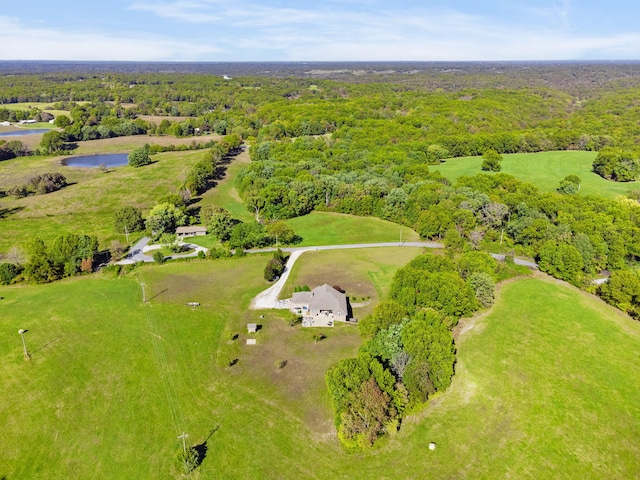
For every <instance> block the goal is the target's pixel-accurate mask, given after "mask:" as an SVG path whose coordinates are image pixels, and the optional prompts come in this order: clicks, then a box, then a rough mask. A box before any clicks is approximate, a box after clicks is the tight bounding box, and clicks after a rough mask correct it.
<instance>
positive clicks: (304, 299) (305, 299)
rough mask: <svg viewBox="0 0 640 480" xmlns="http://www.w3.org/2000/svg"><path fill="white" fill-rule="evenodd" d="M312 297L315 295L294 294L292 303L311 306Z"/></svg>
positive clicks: (306, 293)
mask: <svg viewBox="0 0 640 480" xmlns="http://www.w3.org/2000/svg"><path fill="white" fill-rule="evenodd" d="M312 297H313V294H312V293H311V292H293V295H292V296H291V303H295V304H298V303H301V304H309V302H311V298H312Z"/></svg>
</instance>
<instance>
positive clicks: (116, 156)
mask: <svg viewBox="0 0 640 480" xmlns="http://www.w3.org/2000/svg"><path fill="white" fill-rule="evenodd" d="M127 163H129V155H128V154H126V153H110V154H106V155H82V156H77V157H69V158H65V159H64V160H62V164H63V165H66V166H67V167H83V168H91V167H99V166H100V165H106V166H107V167H122V166H123V165H127Z"/></svg>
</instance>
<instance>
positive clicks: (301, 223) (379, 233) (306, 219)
mask: <svg viewBox="0 0 640 480" xmlns="http://www.w3.org/2000/svg"><path fill="white" fill-rule="evenodd" d="M286 223H287V225H289V227H290V228H292V229H293V231H294V232H296V233H297V234H298V235H300V236H301V237H302V243H301V244H300V245H297V246H313V245H341V244H346V243H377V242H397V241H399V240H400V232H402V240H403V241H407V242H409V241H417V240H419V239H420V236H419V235H418V234H417V233H416V232H414V231H413V230H412V229H410V228H409V227H406V226H402V225H398V224H396V223H392V222H388V221H386V220H381V219H379V218H375V217H357V216H355V215H346V214H343V213H331V212H311V213H310V214H308V215H305V216H303V217H297V218H291V219H289V220H287V221H286Z"/></svg>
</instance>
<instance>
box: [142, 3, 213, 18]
mask: <svg viewBox="0 0 640 480" xmlns="http://www.w3.org/2000/svg"><path fill="white" fill-rule="evenodd" d="M210 7H211V5H208V4H205V3H201V2H189V1H179V2H176V3H142V2H139V3H134V4H133V5H131V7H129V8H130V9H131V10H139V11H143V12H150V13H153V14H155V15H157V16H158V17H163V18H169V19H172V20H178V21H184V22H187V23H215V22H218V21H220V17H219V16H218V15H214V14H208V13H205V10H207V9H209V8H210Z"/></svg>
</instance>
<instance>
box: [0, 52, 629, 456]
mask: <svg viewBox="0 0 640 480" xmlns="http://www.w3.org/2000/svg"><path fill="white" fill-rule="evenodd" d="M4 67H5V68H6V65H5V66H4ZM384 68H387V69H386V70H385V69H384ZM123 70H124V71H123ZM285 70H286V71H288V72H289V73H288V74H286V75H285V74H284V73H283V71H280V73H279V74H278V73H273V74H272V75H261V74H258V73H257V72H253V75H252V76H242V77H238V78H230V77H228V76H226V75H225V76H222V75H220V74H218V75H212V74H202V73H195V72H193V71H186V72H185V73H175V72H174V73H157V72H152V71H148V70H147V71H142V72H140V71H132V70H129V69H128V67H127V68H122V69H121V70H120V73H118V72H117V71H116V70H111V71H107V70H105V71H101V72H99V71H95V70H85V71H80V70H77V69H75V70H74V69H69V70H68V71H66V72H60V71H55V69H53V70H52V71H47V72H45V73H44V74H42V75H34V74H33V73H30V72H15V74H13V75H2V76H0V121H4V120H8V121H14V122H15V121H19V120H24V119H31V118H35V117H36V116H38V115H41V114H42V113H43V109H42V108H40V107H34V108H31V109H28V108H27V109H24V110H20V109H15V108H4V107H3V106H2V104H5V106H6V104H13V103H28V102H39V103H38V105H42V102H46V103H49V104H50V105H51V107H52V108H54V109H57V110H64V111H68V112H69V115H68V116H66V115H60V116H57V117H56V119H55V122H56V123H55V125H56V126H57V127H58V129H57V130H55V131H53V132H51V133H49V134H46V135H45V137H44V139H43V142H42V144H41V146H40V149H39V150H38V151H36V152H31V151H28V150H27V149H25V148H22V145H18V144H17V143H15V142H14V143H11V144H9V143H6V142H5V143H4V144H1V145H0V151H2V152H4V154H3V156H0V159H4V158H11V157H15V156H21V155H30V154H32V153H37V154H43V155H49V154H53V153H56V152H60V151H64V150H68V149H72V148H73V145H74V143H75V142H81V141H86V140H93V139H99V138H110V137H116V136H130V135H139V134H148V133H151V134H157V135H165V134H168V135H173V136H175V137H189V138H191V137H194V138H197V136H198V135H200V134H203V133H208V132H213V133H217V134H219V135H224V136H226V137H225V139H224V140H223V141H221V142H219V143H218V142H216V143H211V144H206V145H200V146H197V148H207V149H208V151H209V153H208V155H207V156H206V158H204V159H203V160H202V161H201V162H200V163H198V164H197V165H195V166H194V167H193V169H192V170H191V171H189V172H188V174H187V176H186V180H185V183H184V185H182V187H181V191H180V192H176V193H181V194H183V193H184V192H187V193H188V195H187V197H190V196H191V195H199V194H202V193H203V192H205V191H206V190H207V189H209V188H210V186H211V184H212V182H211V180H212V178H213V177H214V175H215V173H216V167H217V165H218V164H219V162H220V160H221V159H222V157H223V156H225V155H227V154H228V153H229V152H231V151H233V150H234V149H238V148H239V147H240V146H241V144H243V143H244V144H245V145H247V146H249V148H250V156H251V163H250V164H249V165H247V166H246V167H245V168H244V169H243V170H242V171H241V173H240V174H239V176H238V177H237V179H236V187H237V190H238V192H239V194H240V196H241V198H242V200H243V201H244V203H245V205H246V207H247V209H248V210H249V211H250V212H251V213H252V215H253V216H254V217H255V222H253V223H247V222H245V223H242V222H239V221H237V220H234V219H233V218H231V216H230V214H229V212H227V211H226V210H224V209H222V208H217V207H210V208H205V209H203V210H202V211H201V212H200V213H199V214H198V213H194V212H190V211H189V210H188V209H187V208H186V206H187V205H186V203H188V202H186V203H185V196H184V195H182V197H181V196H180V195H173V196H169V197H167V198H165V199H162V200H159V202H158V205H156V207H154V209H152V210H151V211H150V212H145V216H146V222H145V221H144V220H143V218H142V212H137V211H134V212H133V213H132V212H131V211H127V212H126V215H125V214H124V213H123V214H122V216H123V218H124V217H126V216H127V215H129V217H130V221H131V226H130V227H129V228H130V229H131V231H133V230H134V229H138V228H140V229H141V228H144V227H145V225H146V228H148V229H149V230H151V231H153V233H154V234H162V233H163V232H164V231H170V230H171V228H169V227H175V225H181V224H185V223H193V222H195V221H198V220H199V221H201V222H202V223H206V224H209V225H210V230H211V231H212V232H214V234H216V235H217V236H218V237H219V239H220V241H222V242H224V243H225V244H226V245H228V247H231V248H238V249H243V248H249V247H259V246H264V245H267V244H269V243H270V240H269V238H270V237H269V231H270V230H271V231H275V230H274V229H282V228H283V227H282V225H281V224H277V223H276V224H275V225H277V227H274V226H273V225H274V223H273V222H275V221H277V220H282V219H287V218H292V217H297V216H301V215H305V214H308V213H310V212H312V211H314V210H322V211H332V212H341V213H349V214H354V215H363V216H376V217H380V218H383V219H387V220H391V221H394V222H397V223H400V224H403V225H407V226H410V227H411V228H413V229H415V230H416V231H417V232H418V233H419V234H420V236H421V237H422V238H425V239H434V240H439V241H442V242H443V243H444V245H445V246H446V250H447V255H446V256H442V257H438V256H433V255H427V256H422V257H418V258H417V259H416V260H414V261H413V262H412V263H411V264H410V265H408V266H407V267H405V268H404V269H402V270H400V271H399V272H398V274H397V275H396V277H395V279H394V282H393V285H392V289H391V297H390V298H389V299H388V300H387V301H386V302H383V303H381V304H380V305H378V307H376V310H375V312H374V313H373V314H372V315H371V316H370V317H367V318H366V319H364V320H363V321H362V322H361V324H360V329H361V331H362V333H363V336H364V337H365V338H366V342H365V344H364V345H363V346H362V348H361V350H360V352H359V354H358V356H357V358H352V359H348V360H344V361H342V362H340V363H339V364H338V365H336V366H335V367H334V368H333V369H331V370H330V371H329V372H328V374H327V384H328V387H329V390H330V392H331V395H332V399H333V404H334V408H335V412H336V425H337V426H338V429H339V433H340V437H341V439H342V440H343V442H344V443H345V444H346V445H349V446H352V447H366V446H370V445H372V444H373V443H374V442H375V441H376V439H377V438H378V437H379V436H381V435H384V434H386V433H391V432H393V431H395V430H397V428H398V425H399V423H400V421H401V419H402V413H403V411H404V410H405V409H407V408H411V407H413V406H415V405H418V404H420V403H421V402H424V401H426V400H427V398H429V396H430V395H432V394H433V393H435V392H437V391H441V390H443V389H445V388H446V387H447V386H448V385H449V383H450V381H451V376H452V375H453V369H454V362H455V349H454V346H453V343H452V334H451V329H452V328H453V327H454V326H455V324H456V323H457V319H458V318H459V317H461V316H465V315H470V314H472V313H473V312H474V311H475V310H477V309H478V308H481V307H488V306H490V305H491V303H492V301H493V289H494V287H495V283H496V282H497V281H499V280H501V279H503V278H506V276H508V275H509V274H511V273H513V272H511V273H505V271H506V272H510V271H511V270H509V269H510V268H511V266H500V265H498V264H496V262H495V261H494V260H493V259H492V258H491V257H490V256H489V255H488V254H487V253H485V252H493V253H506V254H507V255H508V256H509V255H524V256H527V257H530V258H533V259H535V260H536V261H537V263H538V265H539V268H540V270H542V271H544V272H547V273H549V274H550V275H552V276H554V277H556V278H559V279H561V280H564V281H567V282H569V283H571V284H573V285H575V286H577V287H579V288H583V289H585V290H588V291H591V292H594V293H597V294H598V295H600V296H601V297H602V298H603V299H604V300H605V301H607V302H609V303H611V304H612V305H615V306H616V307H618V308H620V309H621V310H623V311H625V312H626V313H628V314H629V315H631V316H632V317H634V318H636V319H637V318H639V317H640V276H639V275H638V269H637V267H638V260H640V204H639V203H638V202H639V201H640V189H638V188H637V187H635V186H634V185H635V183H634V182H635V181H636V180H637V179H638V176H639V175H640V160H639V152H640V148H639V144H640V65H636V64H612V65H605V64H592V65H587V64H564V65H563V64H557V65H555V64H489V65H478V64H471V65H465V64H463V65H458V66H457V67H456V66H453V65H430V66H427V67H425V66H420V65H418V66H414V65H404V66H403V67H402V68H399V67H398V66H395V67H394V69H393V70H391V71H390V70H389V69H388V66H384V65H379V66H356V67H353V68H347V69H345V68H343V69H337V67H336V66H335V65H314V66H310V67H308V68H302V67H299V70H296V71H295V72H292V71H291V70H287V69H285ZM89 71H90V73H87V72H89ZM356 72H358V73H357V74H356ZM145 116H154V119H149V118H146V119H145V118H144V117H145ZM158 117H160V118H161V120H160V121H158ZM153 148H156V150H154V151H151V152H150V153H155V152H156V151H161V150H160V149H159V147H154V146H150V147H148V148H147V150H145V152H141V153H144V154H145V155H146V153H147V151H149V150H152V149H153ZM194 148H196V146H195V144H194ZM554 150H584V151H593V152H598V154H597V158H596V160H595V161H594V164H593V171H594V172H595V173H596V174H599V175H601V176H602V177H603V178H606V179H607V180H608V181H621V182H629V190H628V193H627V195H626V196H624V197H617V198H614V199H607V198H604V197H600V196H585V195H582V194H581V193H580V184H581V179H580V178H579V177H578V176H577V175H569V176H567V177H566V178H565V179H564V180H563V181H562V182H560V185H559V186H558V190H557V192H555V193H548V192H541V191H540V190H539V189H538V188H537V187H536V186H534V185H533V184H531V183H528V182H526V181H524V180H523V179H516V178H514V177H513V176H510V175H507V174H504V173H500V172H499V170H500V163H499V159H500V155H501V154H508V153H529V152H542V151H554ZM483 154H484V155H485V159H486V160H488V159H489V158H491V159H492V162H493V163H492V164H491V166H490V168H487V169H486V170H489V172H487V173H484V172H482V173H480V172H479V173H478V174H477V175H475V176H463V177H461V178H458V179H457V180H456V181H455V182H452V181H451V180H450V179H447V178H445V177H443V176H442V175H441V174H440V173H439V172H434V171H431V170H430V168H429V167H430V166H432V165H437V164H439V163H441V162H442V161H445V160H446V159H450V158H453V157H464V156H477V155H483ZM39 182H40V183H38V182H36V183H34V186H33V188H32V190H34V191H35V192H38V191H39V189H40V190H43V189H44V190H46V188H45V187H44V186H42V188H41V187H40V186H39V185H41V184H42V177H40V178H39ZM43 185H44V184H43ZM63 186H64V185H63ZM2 187H6V188H5V190H6V193H7V194H13V193H16V192H17V193H19V194H24V195H27V194H28V193H29V190H28V188H27V186H21V187H20V188H19V189H18V190H16V192H12V191H9V188H8V187H10V186H5V185H2ZM187 200H188V198H187ZM167 212H169V213H167ZM121 213H122V212H121ZM190 215H191V216H192V217H193V220H190V219H189V216H190ZM167 218H170V220H171V222H173V223H171V225H169V226H168V225H167V224H165V223H166V222H165V220H166V219H167ZM0 221H1V220H0ZM123 221H125V220H123ZM126 221H129V220H126ZM134 225H135V227H134ZM85 233H87V234H88V235H91V233H92V232H85ZM278 234H279V235H280V239H281V243H283V238H285V235H288V236H289V237H290V238H291V239H293V238H294V235H293V233H292V232H290V231H288V232H287V231H284V230H282V231H280V232H279V233H278ZM274 235H275V234H274ZM274 235H272V236H274ZM284 243H286V242H284ZM96 250H97V240H96V239H95V238H94V237H90V236H65V237H61V239H60V240H59V241H58V242H57V244H55V245H52V246H50V247H49V248H48V249H47V247H46V246H45V245H44V244H43V243H42V242H32V244H31V245H30V246H29V252H30V254H31V259H30V260H29V262H28V263H27V264H26V266H25V269H24V271H25V275H26V277H27V279H29V278H31V279H33V280H36V281H49V280H54V279H56V278H60V277H61V276H63V275H69V274H75V273H81V272H85V271H87V270H90V269H91V266H92V260H91V257H92V255H94V253H95V252H96ZM47 252H48V254H47ZM65 252H66V253H65ZM3 265H5V266H3V267H2V269H0V270H1V271H2V272H3V278H9V280H11V279H13V278H15V277H17V275H18V273H19V272H18V270H17V269H16V268H15V267H13V266H8V265H9V264H3ZM505 269H506V270H505ZM602 275H604V276H606V277H609V281H608V282H606V283H604V284H601V285H600V286H596V285H595V284H594V283H593V280H594V278H595V277H596V276H602ZM372 412H375V415H374V414H373V413H372Z"/></svg>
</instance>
